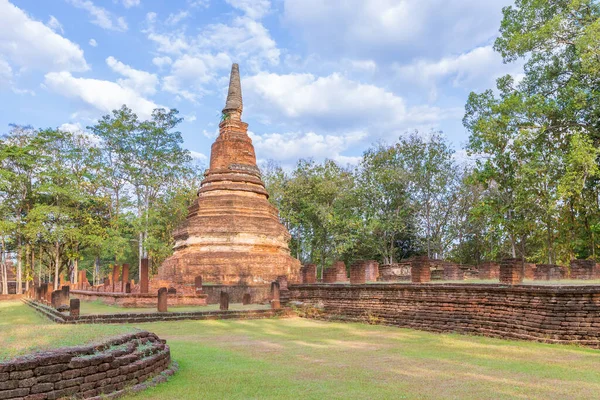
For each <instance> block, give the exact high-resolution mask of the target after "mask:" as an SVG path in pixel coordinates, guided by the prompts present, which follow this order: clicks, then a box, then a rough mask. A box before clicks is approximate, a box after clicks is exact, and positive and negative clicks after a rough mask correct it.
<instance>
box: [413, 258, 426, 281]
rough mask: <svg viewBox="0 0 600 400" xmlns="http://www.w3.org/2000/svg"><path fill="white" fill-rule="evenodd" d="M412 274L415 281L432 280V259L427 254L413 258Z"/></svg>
mask: <svg viewBox="0 0 600 400" xmlns="http://www.w3.org/2000/svg"><path fill="white" fill-rule="evenodd" d="M410 276H411V281H412V282H413V283H426V282H429V281H430V280H431V267H430V260H429V258H427V256H422V257H415V258H414V259H413V260H412V262H411V266H410Z"/></svg>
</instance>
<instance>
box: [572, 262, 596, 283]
mask: <svg viewBox="0 0 600 400" xmlns="http://www.w3.org/2000/svg"><path fill="white" fill-rule="evenodd" d="M599 278H600V270H599V268H598V265H597V264H596V261H594V260H571V279H584V280H590V279H599Z"/></svg>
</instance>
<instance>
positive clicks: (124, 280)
mask: <svg viewBox="0 0 600 400" xmlns="http://www.w3.org/2000/svg"><path fill="white" fill-rule="evenodd" d="M128 280H129V264H123V271H121V292H123V293H130V292H127V291H126V290H125V286H126V285H127V281H128Z"/></svg>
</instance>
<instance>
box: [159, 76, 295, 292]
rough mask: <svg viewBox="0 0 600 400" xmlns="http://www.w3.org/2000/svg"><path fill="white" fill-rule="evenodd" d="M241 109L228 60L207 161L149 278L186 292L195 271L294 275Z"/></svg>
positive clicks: (257, 280)
mask: <svg viewBox="0 0 600 400" xmlns="http://www.w3.org/2000/svg"><path fill="white" fill-rule="evenodd" d="M241 114H242V96H241V86H240V79H239V71H238V66H237V64H234V65H233V68H232V72H231V81H230V86H229V93H228V96H227V103H226V106H225V109H223V120H222V121H221V123H220V125H219V130H220V133H219V137H218V138H217V139H216V141H215V142H214V143H213V145H212V148H211V157H210V168H209V169H208V170H207V172H206V173H205V178H204V180H203V181H202V184H201V187H200V190H199V191H198V198H197V199H196V201H195V202H194V204H193V205H192V206H191V207H190V209H189V214H188V216H187V219H186V220H185V221H184V222H183V223H182V224H181V225H180V226H179V227H178V229H177V230H176V231H175V232H174V238H175V248H174V250H175V251H174V254H173V255H172V256H171V257H169V258H168V259H167V260H165V262H164V263H163V264H162V266H161V267H160V268H159V274H158V276H157V277H156V278H155V279H153V281H155V284H156V285H165V284H167V285H169V286H174V287H175V288H176V289H177V291H178V292H179V291H181V290H183V291H184V293H186V292H187V293H193V290H194V279H195V277H197V276H202V281H203V282H211V283H222V284H248V285H253V284H254V285H257V284H269V283H270V282H272V281H274V280H275V279H276V278H277V276H281V275H287V276H288V279H290V280H295V279H296V277H297V275H298V272H299V268H300V262H299V261H298V260H296V259H294V258H293V257H291V256H290V251H289V247H288V241H289V239H290V234H289V233H288V231H287V229H286V228H285V227H284V226H283V225H282V224H281V223H280V221H279V217H278V211H277V209H276V208H275V207H273V205H271V203H269V201H268V193H267V191H266V190H265V186H264V183H263V182H262V179H261V175H260V170H259V169H258V167H257V166H256V155H255V153H254V146H253V145H252V140H251V139H250V137H249V136H248V134H247V130H248V124H246V123H244V122H242V121H241ZM153 286H154V285H153Z"/></svg>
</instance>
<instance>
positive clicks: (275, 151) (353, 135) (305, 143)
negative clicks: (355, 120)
mask: <svg viewBox="0 0 600 400" xmlns="http://www.w3.org/2000/svg"><path fill="white" fill-rule="evenodd" d="M249 135H250V137H251V138H252V142H253V144H254V147H255V148H256V150H257V153H258V154H261V156H262V157H264V158H268V159H272V160H275V161H278V162H281V163H288V162H290V161H293V160H297V159H299V158H313V159H315V160H318V161H320V160H323V159H325V158H329V159H332V160H336V161H339V162H340V163H342V164H347V163H353V161H355V158H353V157H348V156H343V155H341V153H342V152H344V151H346V150H347V149H348V148H350V147H351V146H353V145H356V144H358V143H360V142H362V141H363V140H364V139H365V138H367V133H366V132H360V131H358V132H350V133H346V134H343V135H330V134H318V133H315V132H312V131H309V132H287V133H265V134H262V135H259V134H255V133H253V132H249Z"/></svg>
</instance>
